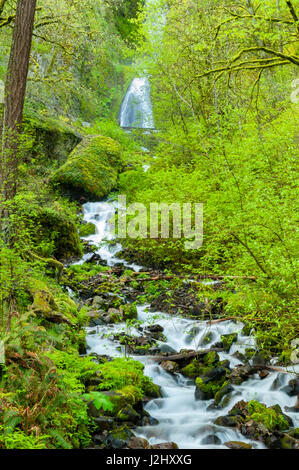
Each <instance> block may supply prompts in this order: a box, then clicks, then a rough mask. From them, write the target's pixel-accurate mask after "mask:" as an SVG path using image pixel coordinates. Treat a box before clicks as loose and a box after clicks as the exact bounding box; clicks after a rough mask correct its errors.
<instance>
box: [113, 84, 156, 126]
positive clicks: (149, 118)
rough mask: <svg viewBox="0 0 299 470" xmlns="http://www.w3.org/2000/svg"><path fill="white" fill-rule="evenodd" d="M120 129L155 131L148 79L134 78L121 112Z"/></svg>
mask: <svg viewBox="0 0 299 470" xmlns="http://www.w3.org/2000/svg"><path fill="white" fill-rule="evenodd" d="M120 127H124V128H141V129H154V128H155V124H154V118H153V108H152V102H151V91H150V84H149V81H148V79H147V78H134V80H133V81H132V83H131V85H130V86H129V89H128V91H127V94H126V96H125V98H124V100H123V103H122V105H121V110H120Z"/></svg>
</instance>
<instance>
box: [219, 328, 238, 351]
mask: <svg viewBox="0 0 299 470" xmlns="http://www.w3.org/2000/svg"><path fill="white" fill-rule="evenodd" d="M237 338H238V333H230V334H227V335H222V336H221V342H222V344H223V347H224V350H225V351H226V352H229V350H230V348H231V346H232V344H233V343H235V342H236V341H237Z"/></svg>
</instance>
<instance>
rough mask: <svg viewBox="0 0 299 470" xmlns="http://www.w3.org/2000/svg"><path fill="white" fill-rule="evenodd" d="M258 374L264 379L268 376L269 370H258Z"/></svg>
mask: <svg viewBox="0 0 299 470" xmlns="http://www.w3.org/2000/svg"><path fill="white" fill-rule="evenodd" d="M258 374H259V376H260V378H261V379H265V378H266V377H268V375H269V372H268V371H267V370H260V371H259V373H258Z"/></svg>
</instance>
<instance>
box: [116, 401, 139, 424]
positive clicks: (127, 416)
mask: <svg viewBox="0 0 299 470" xmlns="http://www.w3.org/2000/svg"><path fill="white" fill-rule="evenodd" d="M140 418H141V416H140V414H139V413H137V411H136V410H134V408H133V407H132V405H129V404H127V405H126V406H125V407H124V408H122V410H120V411H119V412H118V414H117V420H118V421H125V422H130V423H133V424H137V423H138V421H140Z"/></svg>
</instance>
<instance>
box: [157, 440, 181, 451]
mask: <svg viewBox="0 0 299 470" xmlns="http://www.w3.org/2000/svg"><path fill="white" fill-rule="evenodd" d="M178 448H179V447H178V445H177V444H176V443H175V442H162V443H161V444H154V445H152V446H150V449H169V450H170V449H178Z"/></svg>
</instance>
